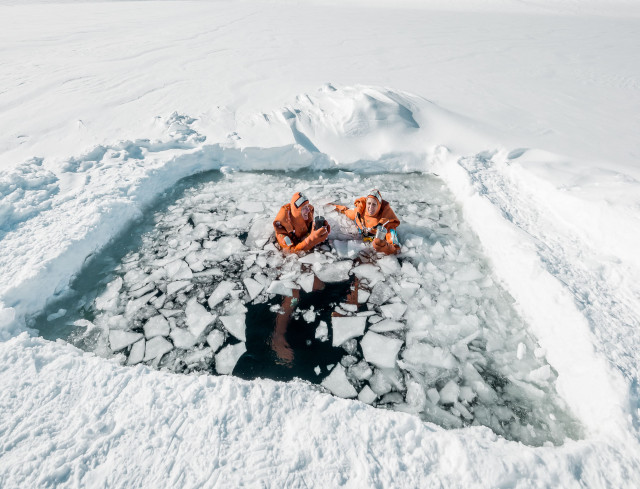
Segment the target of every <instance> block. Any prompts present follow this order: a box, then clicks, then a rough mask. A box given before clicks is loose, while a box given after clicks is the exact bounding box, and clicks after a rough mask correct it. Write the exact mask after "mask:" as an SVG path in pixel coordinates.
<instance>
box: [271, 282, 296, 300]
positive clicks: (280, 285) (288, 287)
mask: <svg viewBox="0 0 640 489" xmlns="http://www.w3.org/2000/svg"><path fill="white" fill-rule="evenodd" d="M294 287H295V284H293V283H292V282H291V281H288V280H287V281H286V282H282V281H280V280H274V281H273V282H271V284H270V285H269V288H268V289H267V293H268V294H277V295H284V296H288V297H291V296H292V295H293V289H294Z"/></svg>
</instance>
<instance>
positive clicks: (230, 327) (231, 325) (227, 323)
mask: <svg viewBox="0 0 640 489" xmlns="http://www.w3.org/2000/svg"><path fill="white" fill-rule="evenodd" d="M245 317H246V315H245V314H234V315H233V316H220V321H222V324H223V325H224V328H225V329H226V330H227V331H228V332H229V333H231V334H232V335H233V336H235V337H236V338H238V339H239V340H241V341H247V337H246V335H245V332H246V326H245Z"/></svg>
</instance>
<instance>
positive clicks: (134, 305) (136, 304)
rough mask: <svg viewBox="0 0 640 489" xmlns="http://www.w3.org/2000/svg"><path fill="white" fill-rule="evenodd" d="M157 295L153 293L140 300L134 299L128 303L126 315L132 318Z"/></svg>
mask: <svg viewBox="0 0 640 489" xmlns="http://www.w3.org/2000/svg"><path fill="white" fill-rule="evenodd" d="M155 295H156V293H155V291H154V292H151V293H150V294H147V295H145V296H142V297H140V298H139V299H134V300H131V301H129V302H127V306H126V307H125V315H126V316H127V317H131V316H132V315H134V314H135V313H136V312H137V311H138V310H140V308H142V307H143V306H144V305H145V304H146V303H147V302H149V301H150V300H151V298H153V297H155Z"/></svg>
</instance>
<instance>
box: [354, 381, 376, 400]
mask: <svg viewBox="0 0 640 489" xmlns="http://www.w3.org/2000/svg"><path fill="white" fill-rule="evenodd" d="M377 398H378V396H377V395H376V393H375V392H373V391H372V390H371V387H369V386H368V385H365V386H364V387H363V388H362V390H361V391H360V393H359V394H358V401H360V402H364V403H365V404H373V402H374V401H375V400H376V399H377Z"/></svg>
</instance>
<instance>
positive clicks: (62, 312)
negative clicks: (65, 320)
mask: <svg viewBox="0 0 640 489" xmlns="http://www.w3.org/2000/svg"><path fill="white" fill-rule="evenodd" d="M66 313H67V310H66V309H58V312H54V313H53V314H49V315H48V316H47V321H55V320H56V319H59V318H61V317H62V316H64V315H65V314H66Z"/></svg>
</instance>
